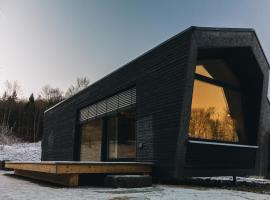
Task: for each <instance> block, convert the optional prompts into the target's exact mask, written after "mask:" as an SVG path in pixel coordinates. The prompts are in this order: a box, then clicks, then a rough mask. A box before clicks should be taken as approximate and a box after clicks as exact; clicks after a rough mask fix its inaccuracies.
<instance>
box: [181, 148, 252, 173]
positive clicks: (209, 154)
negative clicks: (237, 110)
mask: <svg viewBox="0 0 270 200" xmlns="http://www.w3.org/2000/svg"><path fill="white" fill-rule="evenodd" d="M256 151H257V148H252V147H245V146H244V147H241V146H239V147H238V146H223V145H213V144H192V143H188V145H187V153H186V163H185V168H187V169H197V170H198V169H200V170H205V169H208V170H210V169H219V170H231V169H255V161H256Z"/></svg>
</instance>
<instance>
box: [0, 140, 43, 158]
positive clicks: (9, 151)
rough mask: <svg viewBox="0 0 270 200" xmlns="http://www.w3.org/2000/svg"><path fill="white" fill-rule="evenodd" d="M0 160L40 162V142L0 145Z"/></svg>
mask: <svg viewBox="0 0 270 200" xmlns="http://www.w3.org/2000/svg"><path fill="white" fill-rule="evenodd" d="M0 160H10V161H40V160H41V142H37V143H15V144H12V145H0Z"/></svg>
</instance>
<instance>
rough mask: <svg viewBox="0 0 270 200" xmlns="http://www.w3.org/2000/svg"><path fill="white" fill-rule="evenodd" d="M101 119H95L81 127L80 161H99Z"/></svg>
mask: <svg viewBox="0 0 270 200" xmlns="http://www.w3.org/2000/svg"><path fill="white" fill-rule="evenodd" d="M101 133H102V128H101V119H95V120H92V121H90V122H87V123H85V124H82V126H81V148H80V160H81V161H100V160H101V138H102V137H101V135H102V134H101Z"/></svg>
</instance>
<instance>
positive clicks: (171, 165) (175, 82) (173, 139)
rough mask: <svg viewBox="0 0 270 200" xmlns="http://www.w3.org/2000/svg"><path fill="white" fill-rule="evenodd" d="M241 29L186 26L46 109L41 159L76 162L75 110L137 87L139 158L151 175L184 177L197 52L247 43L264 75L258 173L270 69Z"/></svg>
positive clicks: (264, 149)
mask: <svg viewBox="0 0 270 200" xmlns="http://www.w3.org/2000/svg"><path fill="white" fill-rule="evenodd" d="M244 30H245V31H243V30H238V29H208V28H205V29H203V28H202V29H200V28H190V29H187V30H186V31H184V32H182V33H180V34H178V35H177V36H175V37H173V38H171V39H170V40H168V41H166V42H165V43H163V44H161V45H159V46H158V47H156V48H154V49H152V50H151V51H149V52H147V53H146V54H144V55H142V56H140V57H138V58H137V59H135V60H134V61H132V62H130V63H128V64H127V65H125V66H124V67H122V68H120V69H118V70H117V71H115V72H113V73H112V74H110V75H108V76H106V77H105V78H103V79H101V80H100V81H98V82H96V83H94V84H93V85H91V86H90V87H88V88H87V89H85V90H83V91H81V92H80V93H78V94H77V95H75V96H74V97H71V98H70V99H67V100H66V101H64V102H63V103H61V104H59V105H57V106H55V107H54V108H52V109H50V110H48V111H47V112H45V117H44V135H43V140H42V160H58V161H72V160H77V159H78V138H79V137H78V134H79V131H78V123H77V121H78V119H77V117H78V112H79V110H80V109H81V108H83V107H85V106H87V105H90V104H93V103H95V102H97V101H99V100H102V99H104V98H106V97H109V96H111V95H114V94H115V93H117V92H120V91H122V90H125V89H126V88H129V87H133V86H136V90H137V104H136V107H137V109H136V117H137V128H136V131H137V161H151V162H154V164H155V168H154V175H156V176H157V175H158V176H159V177H160V178H163V179H165V178H166V179H179V178H182V177H184V176H186V174H185V173H186V171H185V169H184V167H185V164H186V159H187V158H186V151H187V140H188V131H187V130H188V124H189V116H190V109H191V99H192V90H193V82H194V70H195V65H196V61H197V56H198V55H197V51H198V49H199V48H219V47H222V48H224V47H225V48H228V47H250V48H252V52H253V53H254V55H255V57H256V60H257V62H258V64H259V66H260V69H259V70H260V71H261V73H262V74H263V89H262V91H261V92H262V93H261V94H262V95H261V99H262V100H261V109H260V118H261V120H260V123H259V131H258V144H259V145H260V146H261V148H260V149H259V151H258V152H257V155H258V156H257V157H258V159H257V172H258V173H261V174H265V173H266V171H267V170H266V168H267V167H268V159H269V155H268V144H269V139H268V137H269V134H270V133H269V130H270V124H269V120H270V119H269V110H270V109H269V104H268V103H267V100H266V93H267V92H266V91H267V85H266V84H268V78H269V77H268V73H267V72H268V70H269V68H268V63H267V62H266V60H265V57H264V55H263V52H262V50H261V47H260V46H259V43H258V41H257V37H256V35H255V34H254V32H253V31H252V30H250V29H244ZM266 139H267V141H268V144H265V141H266ZM255 143H256V142H255ZM264 160H267V162H265V161H264ZM224 172H225V171H224V170H223V173H224ZM226 172H227V173H229V171H226ZM237 173H238V172H237ZM190 174H191V175H192V171H191V173H190ZM210 174H211V173H210ZM219 174H221V173H219ZM208 175H209V173H208Z"/></svg>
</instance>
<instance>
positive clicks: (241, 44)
mask: <svg viewBox="0 0 270 200" xmlns="http://www.w3.org/2000/svg"><path fill="white" fill-rule="evenodd" d="M191 44H192V46H191V48H190V49H192V51H191V55H190V57H191V58H192V59H191V61H190V63H192V64H191V68H192V69H190V70H189V71H188V74H187V77H188V78H187V83H186V89H185V90H184V91H185V94H186V96H185V98H186V99H187V101H186V105H185V107H186V108H188V109H185V110H184V112H183V113H182V114H183V116H188V117H184V119H183V120H182V124H183V126H181V129H180V131H179V137H178V138H180V139H179V141H180V140H181V138H182V140H183V142H181V143H178V147H177V148H178V150H177V153H176V154H175V155H176V157H175V161H176V164H175V179H178V178H181V177H184V176H190V175H192V174H193V175H195V174H196V175H199V176H204V175H207V176H208V175H210V174H212V175H228V174H232V175H233V174H234V175H236V174H239V175H246V174H250V173H252V174H254V173H256V174H261V175H265V170H266V168H267V167H268V164H267V163H268V158H267V156H268V157H269V155H268V145H269V139H268V136H269V134H268V132H269V128H270V124H269V113H267V110H269V106H268V104H267V97H266V95H267V87H268V78H269V77H268V75H269V73H268V70H269V65H268V63H267V61H266V59H265V56H264V53H263V51H262V49H261V47H260V44H259V42H258V39H257V36H256V34H255V32H254V31H253V30H250V29H244V30H243V29H215V28H195V31H194V32H193V35H192V43H191ZM219 48H223V49H225V51H226V48H227V49H229V48H230V49H231V48H236V49H240V54H239V55H241V53H242V52H241V51H244V50H242V48H249V49H251V52H252V54H253V55H249V54H247V52H243V54H242V55H241V58H242V60H243V61H245V62H246V64H247V65H249V66H246V67H249V68H250V69H251V68H252V69H253V70H254V71H256V73H258V77H256V76H255V73H254V76H253V74H252V71H251V73H250V74H247V72H246V70H247V69H245V66H240V65H239V66H236V67H239V74H240V76H241V77H242V78H243V82H244V83H245V84H247V86H243V87H246V88H245V90H247V91H248V90H249V89H250V88H248V87H249V86H250V84H249V83H252V84H253V83H254V85H256V84H257V83H256V82H259V80H257V78H261V77H259V74H261V75H262V88H258V89H254V92H255V93H253V94H250V96H247V98H253V99H256V98H257V99H260V98H261V102H258V105H259V104H261V105H260V107H258V109H257V108H256V107H255V106H256V105H252V104H251V107H249V108H248V109H249V110H247V113H245V114H247V115H250V114H252V115H255V114H256V113H255V112H257V113H258V117H257V118H260V120H259V122H258V130H257V131H256V132H255V133H254V135H256V134H257V142H256V141H252V142H253V143H254V144H257V145H258V146H259V150H258V151H257V161H256V171H255V170H253V171H250V170H248V169H245V168H244V166H242V169H241V168H240V169H239V170H235V169H233V170H230V169H228V168H227V167H226V165H227V164H226V162H228V161H230V162H234V161H235V160H236V159H240V158H241V157H237V156H235V155H237V154H232V153H230V152H231V150H230V149H229V148H224V150H223V153H221V152H220V155H215V156H223V155H225V154H227V153H230V155H231V157H230V158H228V160H226V159H224V163H223V168H222V165H221V166H219V168H220V169H218V168H216V167H215V164H216V163H215V162H213V165H212V166H211V165H209V169H210V168H211V170H210V173H209V170H208V171H207V170H200V169H193V170H185V169H183V168H184V166H185V165H186V161H187V160H189V159H190V158H187V157H186V156H187V153H186V151H187V144H188V143H187V142H185V139H183V138H187V137H188V136H186V137H184V136H183V134H186V135H187V134H188V120H189V116H190V108H191V97H192V90H193V89H192V88H193V82H194V71H195V63H196V60H197V56H198V55H197V52H198V50H199V49H210V50H211V49H219ZM214 53H215V52H214ZM229 55H230V54H229ZM251 56H254V57H255V61H256V62H254V63H253V61H252V60H250V62H251V61H252V62H251V63H250V64H249V63H248V59H249V57H251ZM238 64H241V60H240V62H239V63H238ZM245 79H246V80H245ZM258 84H259V83H258ZM254 95H255V97H254ZM253 107H254V108H253ZM251 109H253V110H251ZM249 111H250V112H249ZM248 112H249V113H248ZM184 120H186V121H184ZM251 123H252V122H251ZM253 123H255V122H253ZM254 138H256V137H254ZM266 141H267V142H268V144H265V143H266ZM183 152H184V153H183ZM202 152H203V151H197V153H199V154H200V155H198V156H197V158H198V157H200V159H202V161H203V159H204V157H205V156H206V157H207V155H203V154H201V153H202ZM250 153H251V152H250ZM192 156H194V154H193V155H192ZM197 162H198V161H197ZM243 163H244V162H243Z"/></svg>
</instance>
